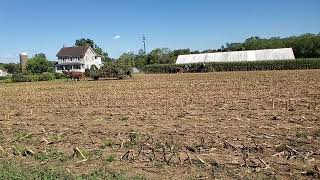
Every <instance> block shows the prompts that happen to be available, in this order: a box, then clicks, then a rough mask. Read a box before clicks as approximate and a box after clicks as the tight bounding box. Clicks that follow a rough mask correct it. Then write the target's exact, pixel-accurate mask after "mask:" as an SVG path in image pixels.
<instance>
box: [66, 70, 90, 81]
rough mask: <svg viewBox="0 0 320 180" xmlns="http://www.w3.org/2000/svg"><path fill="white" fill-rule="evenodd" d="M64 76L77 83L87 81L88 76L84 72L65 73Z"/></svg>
mask: <svg viewBox="0 0 320 180" xmlns="http://www.w3.org/2000/svg"><path fill="white" fill-rule="evenodd" d="M63 74H64V75H65V76H67V77H68V78H70V79H72V80H75V81H80V80H81V79H84V80H86V76H85V74H84V73H83V72H74V71H63Z"/></svg>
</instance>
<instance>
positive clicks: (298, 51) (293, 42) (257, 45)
mask: <svg viewBox="0 0 320 180" xmlns="http://www.w3.org/2000/svg"><path fill="white" fill-rule="evenodd" d="M277 48H293V51H294V54H295V56H296V58H319V57H320V34H304V35H301V36H291V37H287V38H280V37H272V38H260V37H251V38H248V39H246V40H245V41H244V42H242V43H226V44H225V45H223V46H222V47H221V48H220V49H208V50H204V51H191V50H190V49H177V50H170V49H168V48H157V49H154V50H152V51H151V52H150V53H144V52H143V51H139V53H137V54H135V53H124V54H122V55H121V56H120V57H119V59H117V60H116V61H118V62H120V63H123V64H125V65H129V66H135V67H138V68H143V67H144V66H147V65H152V64H174V63H175V62H176V59H177V57H178V56H179V55H185V54H199V53H214V52H229V51H245V50H259V49H277Z"/></svg>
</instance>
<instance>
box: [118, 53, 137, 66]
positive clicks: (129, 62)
mask: <svg viewBox="0 0 320 180" xmlns="http://www.w3.org/2000/svg"><path fill="white" fill-rule="evenodd" d="M135 58H136V56H135V54H134V53H132V52H128V53H123V54H122V55H121V56H120V57H119V59H118V63H119V64H121V65H125V66H129V67H134V66H135Z"/></svg>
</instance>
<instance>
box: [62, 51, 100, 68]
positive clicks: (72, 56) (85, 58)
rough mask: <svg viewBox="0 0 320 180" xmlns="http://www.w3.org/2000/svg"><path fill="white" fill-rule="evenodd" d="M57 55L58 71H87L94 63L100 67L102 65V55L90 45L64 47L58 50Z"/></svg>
mask: <svg viewBox="0 0 320 180" xmlns="http://www.w3.org/2000/svg"><path fill="white" fill-rule="evenodd" d="M57 57H58V63H57V64H56V72H57V73H63V71H75V72H85V70H86V69H90V68H91V66H92V65H95V66H97V67H98V68H100V67H101V65H102V60H101V56H100V55H98V54H97V53H96V52H95V51H94V50H93V49H92V48H91V47H90V46H79V47H63V48H62V49H61V50H60V51H59V52H58V54H57Z"/></svg>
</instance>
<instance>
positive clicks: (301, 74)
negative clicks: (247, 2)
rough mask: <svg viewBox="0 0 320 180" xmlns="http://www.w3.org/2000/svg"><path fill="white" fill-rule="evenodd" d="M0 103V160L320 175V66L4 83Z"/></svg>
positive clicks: (154, 173)
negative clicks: (103, 79) (304, 68)
mask: <svg viewBox="0 0 320 180" xmlns="http://www.w3.org/2000/svg"><path fill="white" fill-rule="evenodd" d="M0 104H1V108H0V158H1V160H0V162H9V161H10V162H15V163H17V164H19V165H22V166H24V167H28V168H37V167H48V168H49V169H53V170H56V171H59V172H64V173H63V174H62V175H61V174H60V175H61V176H71V177H87V178H88V177H93V176H94V177H96V178H111V179H112V178H128V179H135V178H136V179H188V178H189V179H214V178H217V179H263V178H266V179H287V178H289V179H290V178H292V179H312V178H320V174H319V173H320V165H319V164H320V148H319V147H320V119H319V118H320V71H319V70H303V71H265V72H228V73H206V74H170V75H166V74H163V75H137V76H135V77H134V78H133V79H130V80H123V81H96V82H94V81H91V82H84V81H81V82H65V81H56V82H39V83H21V84H0ZM0 164H1V163H0ZM0 167H2V166H1V165H0ZM4 167H5V166H4ZM2 171H3V170H0V174H1V172H2ZM105 173H107V174H108V175H106V174H105ZM60 175H59V176H55V177H60Z"/></svg>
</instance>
